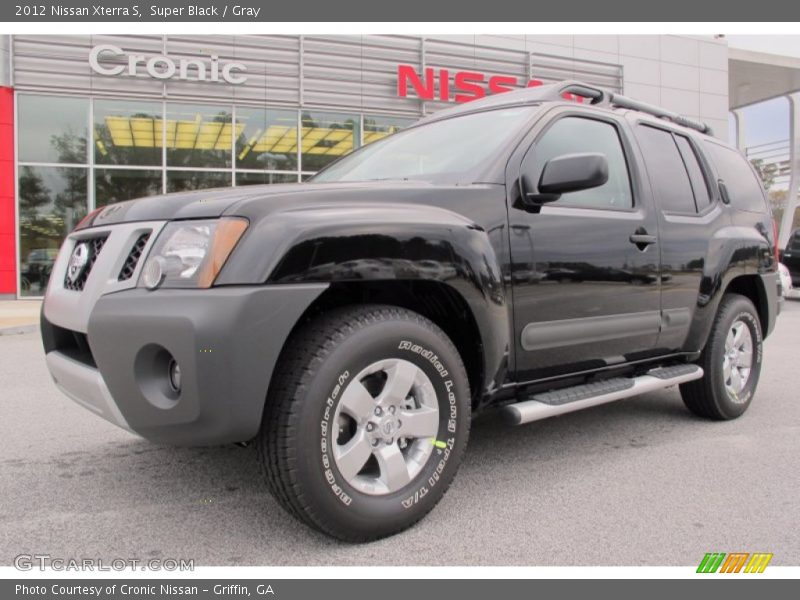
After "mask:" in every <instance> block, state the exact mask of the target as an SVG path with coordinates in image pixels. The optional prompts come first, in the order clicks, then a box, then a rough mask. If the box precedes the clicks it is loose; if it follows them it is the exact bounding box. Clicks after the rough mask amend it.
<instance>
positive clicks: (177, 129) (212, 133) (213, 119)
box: [166, 104, 239, 168]
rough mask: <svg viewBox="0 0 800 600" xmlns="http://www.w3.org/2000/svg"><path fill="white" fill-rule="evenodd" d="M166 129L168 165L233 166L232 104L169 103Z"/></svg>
mask: <svg viewBox="0 0 800 600" xmlns="http://www.w3.org/2000/svg"><path fill="white" fill-rule="evenodd" d="M166 129H167V164H168V165H170V166H173V167H202V168H215V167H216V168H224V167H230V166H231V152H232V144H233V135H232V132H233V123H232V115H231V109H230V107H228V106H202V105H194V104H167V126H166ZM238 129H239V127H237V130H238Z"/></svg>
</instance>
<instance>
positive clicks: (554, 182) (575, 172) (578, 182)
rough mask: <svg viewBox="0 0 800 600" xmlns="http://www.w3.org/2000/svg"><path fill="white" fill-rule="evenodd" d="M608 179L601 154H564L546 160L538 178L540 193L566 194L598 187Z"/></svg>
mask: <svg viewBox="0 0 800 600" xmlns="http://www.w3.org/2000/svg"><path fill="white" fill-rule="evenodd" d="M607 181H608V161H607V160H606V157H605V156H604V155H603V154H565V155H564V156H558V157H556V158H552V159H550V160H548V161H547V164H545V166H544V169H543V170H542V176H541V178H540V179H539V186H538V187H539V193H540V194H559V195H560V194H568V193H569V192H579V191H581V190H588V189H591V188H596V187H600V186H601V185H603V184H605V183H606V182H607Z"/></svg>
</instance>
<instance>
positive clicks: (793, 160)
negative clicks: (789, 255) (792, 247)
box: [778, 92, 800, 249]
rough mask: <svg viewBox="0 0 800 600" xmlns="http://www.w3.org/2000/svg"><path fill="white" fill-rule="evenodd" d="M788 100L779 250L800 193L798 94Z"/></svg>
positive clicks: (792, 95)
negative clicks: (785, 191)
mask: <svg viewBox="0 0 800 600" xmlns="http://www.w3.org/2000/svg"><path fill="white" fill-rule="evenodd" d="M786 97H787V98H788V100H789V166H790V167H791V176H790V178H789V191H788V194H787V196H786V208H785V209H784V210H783V219H781V226H780V233H779V235H778V244H779V246H780V248H781V249H783V248H786V244H787V243H788V242H789V234H790V233H791V232H792V231H791V230H792V221H793V220H794V211H795V209H796V208H797V194H798V192H799V191H800V93H797V92H795V93H794V94H789V95H788V96H786Z"/></svg>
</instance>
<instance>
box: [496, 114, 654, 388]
mask: <svg viewBox="0 0 800 600" xmlns="http://www.w3.org/2000/svg"><path fill="white" fill-rule="evenodd" d="M533 135H534V137H535V139H534V141H533V143H532V144H530V146H529V148H528V149H527V151H526V153H525V155H524V157H523V158H522V160H521V163H520V167H519V171H520V175H521V176H524V177H526V178H527V179H528V181H532V182H538V181H539V180H540V177H541V172H542V169H543V168H544V165H545V163H546V162H547V161H548V160H550V159H552V158H555V157H557V156H562V155H566V154H574V153H585V152H598V153H601V154H603V155H605V156H606V159H607V160H608V164H609V180H608V182H607V183H606V184H605V185H603V186H600V187H597V188H594V189H590V190H584V191H580V192H574V193H568V194H563V195H562V196H561V198H560V199H558V200H556V201H555V202H552V203H549V204H545V205H543V206H542V207H541V208H540V209H539V210H538V211H534V212H530V210H526V209H525V208H523V206H522V205H521V204H520V203H519V202H514V201H513V200H512V202H511V206H510V207H509V218H510V226H511V250H510V252H511V257H512V266H511V269H512V278H513V282H514V328H515V332H514V333H515V338H516V344H517V349H516V350H517V351H516V357H517V371H518V373H517V374H518V378H519V380H521V381H523V380H533V379H541V378H546V377H551V376H558V375H562V374H566V373H572V372H577V371H582V370H587V369H596V368H602V367H606V366H609V365H616V364H620V363H623V362H627V361H630V360H635V359H636V358H639V357H641V356H642V355H646V354H648V353H650V352H651V351H652V349H653V348H654V346H655V343H656V340H657V337H658V332H659V321H660V314H659V283H658V269H659V258H658V243H657V242H658V236H657V223H656V218H655V215H654V213H653V209H652V206H651V204H650V198H649V196H648V194H647V192H646V188H644V187H643V186H642V185H641V181H640V175H639V173H640V168H639V166H638V165H639V163H638V160H637V158H636V155H635V152H634V147H633V146H632V144H631V143H630V140H629V130H628V127H627V125H626V124H625V122H624V121H623V120H621V119H618V118H617V117H616V116H615V115H613V114H610V113H603V114H602V115H601V114H598V113H597V112H595V111H587V110H582V109H580V108H577V107H576V108H562V109H558V110H556V111H555V116H554V117H553V118H551V119H548V120H547V122H546V124H545V125H544V126H540V127H539V131H538V132H534V134H533ZM636 236H639V237H636Z"/></svg>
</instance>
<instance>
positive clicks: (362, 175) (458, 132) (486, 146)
mask: <svg viewBox="0 0 800 600" xmlns="http://www.w3.org/2000/svg"><path fill="white" fill-rule="evenodd" d="M537 109H538V107H532V106H522V107H514V108H507V109H501V110H489V111H485V112H479V113H472V114H467V115H463V116H460V117H453V118H450V119H443V120H441V121H435V122H433V123H430V124H428V125H421V126H419V127H413V128H411V129H407V130H405V131H401V132H399V133H395V134H394V135H391V136H389V137H387V138H386V139H383V140H381V141H379V142H375V143H373V144H370V145H369V146H366V147H364V148H363V149H361V150H359V151H358V152H355V153H353V154H351V155H349V156H346V157H344V158H342V159H341V160H339V161H337V162H336V163H334V164H332V165H331V166H330V167H328V168H327V169H325V170H324V171H322V172H321V173H319V174H318V175H317V176H315V177H314V178H313V181H315V182H327V181H374V180H379V179H419V180H423V181H433V182H450V181H452V182H461V181H464V180H465V179H467V180H470V181H472V180H471V179H470V177H473V176H474V175H476V174H477V173H476V172H475V171H476V169H478V168H480V167H481V166H482V165H485V164H486V162H487V161H488V160H491V159H492V158H494V157H495V154H496V152H498V151H499V150H500V149H501V148H502V147H503V145H504V144H506V143H507V142H508V141H509V140H510V139H511V138H512V137H513V136H515V135H516V134H518V133H519V132H520V129H521V128H522V126H523V125H524V124H525V123H526V122H527V121H528V119H529V118H530V117H531V115H532V114H533V113H534V112H535V111H536V110H537Z"/></svg>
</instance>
